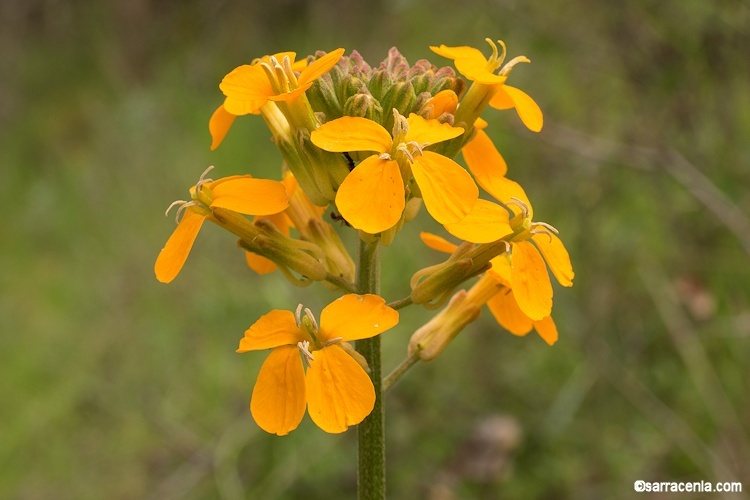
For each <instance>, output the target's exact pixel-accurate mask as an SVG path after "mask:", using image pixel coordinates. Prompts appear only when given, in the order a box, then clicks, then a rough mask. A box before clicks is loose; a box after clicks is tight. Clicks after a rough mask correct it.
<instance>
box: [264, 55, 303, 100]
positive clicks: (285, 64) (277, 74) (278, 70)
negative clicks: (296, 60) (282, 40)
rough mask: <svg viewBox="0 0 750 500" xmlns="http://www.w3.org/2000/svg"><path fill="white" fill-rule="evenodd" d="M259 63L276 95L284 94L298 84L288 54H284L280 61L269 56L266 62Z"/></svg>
mask: <svg viewBox="0 0 750 500" xmlns="http://www.w3.org/2000/svg"><path fill="white" fill-rule="evenodd" d="M259 64H260V67H261V68H263V71H264V72H265V73H266V76H267V77H268V81H269V82H270V83H271V87H273V90H274V92H275V93H276V95H280V94H286V93H287V92H290V91H292V90H294V89H296V88H297V87H298V86H299V83H298V82H297V77H296V76H295V74H294V71H293V70H292V61H291V60H290V59H289V56H284V57H283V58H282V59H281V61H279V60H278V59H276V57H274V56H271V57H269V58H268V62H266V61H262V62H260V63H259Z"/></svg>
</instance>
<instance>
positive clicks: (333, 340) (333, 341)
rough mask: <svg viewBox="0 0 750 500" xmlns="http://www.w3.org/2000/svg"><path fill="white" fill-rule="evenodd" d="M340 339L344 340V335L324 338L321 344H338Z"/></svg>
mask: <svg viewBox="0 0 750 500" xmlns="http://www.w3.org/2000/svg"><path fill="white" fill-rule="evenodd" d="M342 340H344V337H336V338H334V339H330V340H326V341H325V343H324V344H323V347H328V346H329V345H333V344H338V343H339V342H341V341H342Z"/></svg>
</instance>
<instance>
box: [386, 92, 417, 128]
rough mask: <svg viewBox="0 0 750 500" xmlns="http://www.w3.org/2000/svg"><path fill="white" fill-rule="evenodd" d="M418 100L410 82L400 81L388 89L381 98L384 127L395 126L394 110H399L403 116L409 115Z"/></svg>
mask: <svg viewBox="0 0 750 500" xmlns="http://www.w3.org/2000/svg"><path fill="white" fill-rule="evenodd" d="M416 101H417V95H416V94H415V93H414V87H412V85H411V83H409V82H398V83H395V84H394V85H392V86H391V88H390V89H388V92H386V93H385V95H384V96H383V98H382V99H381V100H380V105H381V106H382V107H383V119H384V121H385V123H383V127H385V129H386V130H391V129H392V128H393V114H392V113H393V111H392V110H394V109H395V110H398V112H399V114H400V115H402V116H409V113H410V112H411V111H412V108H413V107H414V103H415V102H416Z"/></svg>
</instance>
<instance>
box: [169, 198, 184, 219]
mask: <svg viewBox="0 0 750 500" xmlns="http://www.w3.org/2000/svg"><path fill="white" fill-rule="evenodd" d="M185 203H187V201H185V200H177V201H173V202H172V204H171V205H169V206H168V207H167V211H166V212H164V216H165V217H166V216H167V215H169V211H170V210H172V207H174V206H175V205H184V204H185Z"/></svg>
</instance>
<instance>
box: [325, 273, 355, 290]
mask: <svg viewBox="0 0 750 500" xmlns="http://www.w3.org/2000/svg"><path fill="white" fill-rule="evenodd" d="M326 281H327V282H329V283H331V284H333V285H336V286H337V287H339V288H341V289H342V290H344V291H345V292H349V293H357V291H358V290H357V287H356V285H355V284H354V283H351V282H349V281H348V280H345V279H344V278H342V277H341V276H336V275H335V274H331V273H326Z"/></svg>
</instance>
